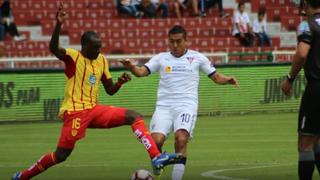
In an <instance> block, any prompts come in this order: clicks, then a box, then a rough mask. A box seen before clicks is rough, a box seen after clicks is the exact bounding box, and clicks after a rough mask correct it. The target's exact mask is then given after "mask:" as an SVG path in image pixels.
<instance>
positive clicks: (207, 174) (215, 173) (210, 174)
mask: <svg viewBox="0 0 320 180" xmlns="http://www.w3.org/2000/svg"><path fill="white" fill-rule="evenodd" d="M288 165H293V164H273V165H263V166H252V167H243V168H230V169H220V170H213V171H207V172H203V173H201V176H204V177H212V178H216V179H225V180H250V179H248V178H246V179H243V178H235V177H229V176H223V175H218V173H221V172H227V171H241V170H249V169H261V168H268V167H276V166H288Z"/></svg>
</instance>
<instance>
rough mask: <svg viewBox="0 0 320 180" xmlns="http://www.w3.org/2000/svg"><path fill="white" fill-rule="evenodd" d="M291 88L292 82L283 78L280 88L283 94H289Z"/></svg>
mask: <svg viewBox="0 0 320 180" xmlns="http://www.w3.org/2000/svg"><path fill="white" fill-rule="evenodd" d="M291 88H292V83H291V82H289V81H288V80H287V79H285V80H284V81H283V82H282V83H281V90H282V92H283V93H284V94H285V95H287V96H290V95H291Z"/></svg>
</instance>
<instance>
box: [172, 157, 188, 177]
mask: <svg viewBox="0 0 320 180" xmlns="http://www.w3.org/2000/svg"><path fill="white" fill-rule="evenodd" d="M186 163H187V158H186V157H185V158H183V159H182V160H181V163H179V164H174V165H173V170H172V180H182V178H183V174H184V169H185V167H186Z"/></svg>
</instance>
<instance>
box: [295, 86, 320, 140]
mask: <svg viewBox="0 0 320 180" xmlns="http://www.w3.org/2000/svg"><path fill="white" fill-rule="evenodd" d="M298 132H299V133H301V134H304V135H320V83H308V84H307V86H306V89H305V92H304V94H303V97H302V100H301V105H300V111H299V121H298Z"/></svg>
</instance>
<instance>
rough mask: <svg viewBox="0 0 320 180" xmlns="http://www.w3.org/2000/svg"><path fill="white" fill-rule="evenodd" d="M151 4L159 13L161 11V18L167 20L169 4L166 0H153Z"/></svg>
mask: <svg viewBox="0 0 320 180" xmlns="http://www.w3.org/2000/svg"><path fill="white" fill-rule="evenodd" d="M151 3H152V4H153V5H154V6H155V7H156V10H157V11H161V17H163V18H167V17H168V16H169V13H168V11H169V8H168V3H166V2H165V1H164V0H151Z"/></svg>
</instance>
